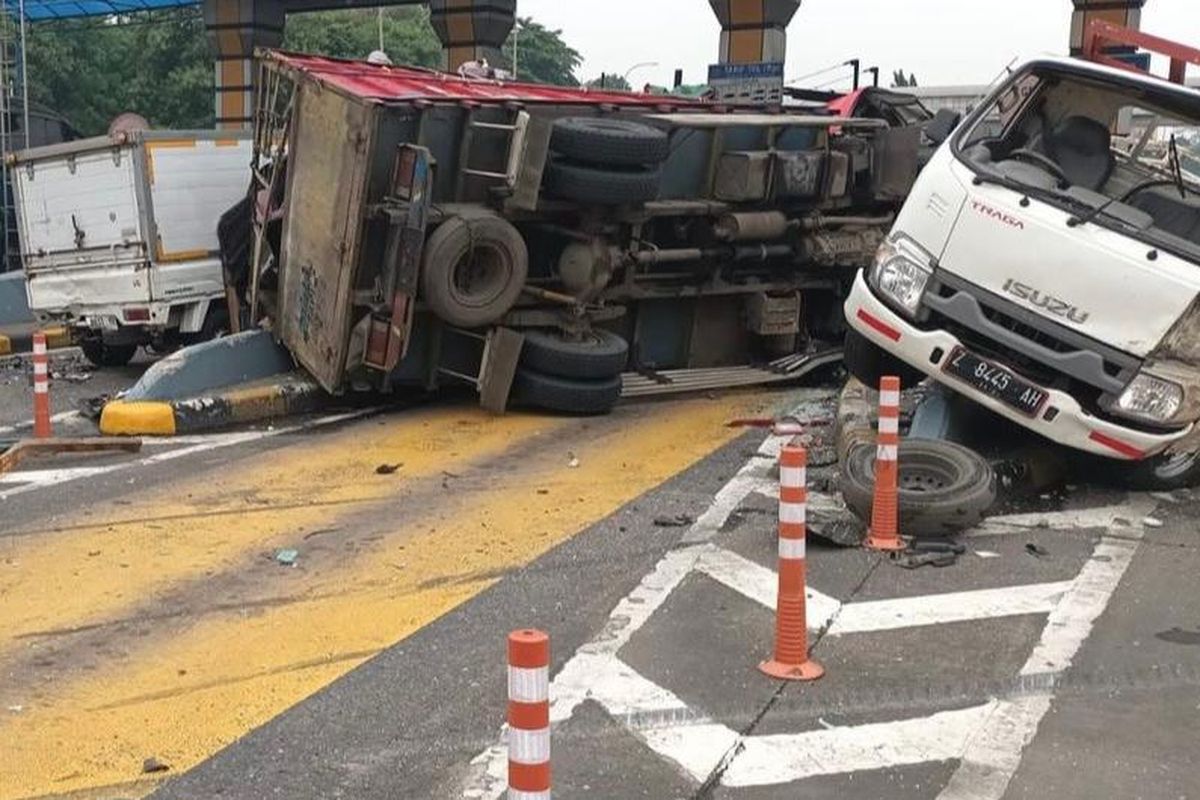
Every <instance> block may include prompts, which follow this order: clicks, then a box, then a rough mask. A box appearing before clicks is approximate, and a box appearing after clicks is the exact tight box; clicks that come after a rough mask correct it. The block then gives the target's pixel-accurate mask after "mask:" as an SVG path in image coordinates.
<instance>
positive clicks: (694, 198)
mask: <svg viewBox="0 0 1200 800" xmlns="http://www.w3.org/2000/svg"><path fill="white" fill-rule="evenodd" d="M260 64H261V70H262V72H261V83H260V86H261V87H262V89H261V91H260V95H261V98H260V107H259V109H258V117H257V124H256V131H255V145H254V146H255V162H254V173H255V179H256V186H257V191H256V192H255V193H254V199H253V203H250V202H248V203H247V204H246V205H247V206H249V205H253V206H254V210H253V212H249V211H248V213H251V215H252V216H253V217H254V220H255V229H254V242H253V247H252V249H253V251H254V254H253V257H252V259H251V261H252V269H251V270H250V271H249V274H248V275H246V276H243V277H242V278H240V279H238V280H239V284H240V285H239V289H240V291H241V292H242V294H243V295H244V296H245V297H246V298H247V300H248V302H249V304H250V305H251V306H252V307H253V309H254V312H255V313H254V317H255V319H256V320H258V319H261V318H264V317H265V318H266V319H267V320H268V321H269V322H268V324H269V325H270V326H271V327H272V329H273V331H274V332H275V334H276V336H277V337H278V338H279V339H280V340H281V341H282V342H283V343H284V344H285V345H286V346H287V347H288V348H289V349H290V350H291V351H292V353H293V354H294V355H295V357H296V359H297V360H298V361H299V362H300V364H301V365H302V366H304V367H305V368H306V369H308V370H309V371H310V372H311V373H312V374H313V375H314V377H315V378H316V379H317V380H318V381H319V382H320V383H321V384H322V385H323V386H324V387H325V388H326V389H327V390H329V391H331V392H341V391H344V390H346V389H353V388H368V387H369V388H373V389H383V390H389V389H391V388H393V387H400V386H418V387H424V388H433V387H435V386H437V385H439V384H441V383H446V382H451V383H466V384H473V385H474V386H475V387H476V388H477V389H478V391H479V393H480V395H481V398H482V400H483V403H484V405H485V406H487V407H489V408H492V409H495V410H501V409H503V408H504V407H505V405H506V404H507V403H508V401H509V399H510V397H511V398H512V399H513V400H515V401H518V402H521V403H524V404H526V405H531V406H537V407H543V408H550V409H556V410H564V411H569V412H583V413H594V412H604V411H607V410H608V409H610V408H611V407H612V405H613V404H614V403H615V402H616V401H617V400H618V398H619V397H620V396H622V395H624V396H637V395H644V394H656V393H666V392H675V391H687V390H696V389H711V388H718V387H721V386H736V385H749V384H754V383H770V382H774V381H780V380H787V379H793V378H795V377H798V376H800V375H802V374H803V373H804V372H805V371H806V370H808V369H812V368H815V367H816V366H819V365H825V364H832V363H836V362H837V361H838V359H839V358H840V340H841V337H842V335H843V333H844V327H843V322H842V319H841V301H842V298H844V297H845V292H846V290H847V289H848V287H849V284H850V281H851V280H852V278H853V275H854V273H855V271H856V269H857V268H858V267H860V266H862V265H864V264H866V263H868V261H869V259H870V257H871V255H872V254H873V253H874V252H875V250H876V249H877V248H878V245H879V244H880V242H882V240H883V237H884V235H885V233H886V231H887V229H888V228H889V227H890V225H891V223H892V221H893V220H894V217H895V211H896V210H897V209H898V208H899V205H900V203H901V202H902V199H903V197H904V196H905V195H906V194H907V192H908V190H909V189H910V187H911V185H912V181H913V179H914V178H915V175H916V161H917V159H916V156H917V144H918V140H919V131H918V130H917V129H915V128H911V129H889V128H888V126H887V125H886V124H885V123H883V122H881V121H877V120H858V119H835V118H833V117H830V116H827V115H826V116H819V115H813V114H800V113H796V114H793V113H786V112H785V111H784V110H781V109H778V108H776V109H773V110H772V111H771V113H765V110H762V109H753V110H750V109H743V110H734V109H728V108H722V107H717V106H714V105H712V104H710V103H705V102H698V101H692V100H688V99H684V98H674V97H664V96H651V95H639V94H631V93H621V92H604V91H595V90H587V89H567V88H562V87H555V86H541V85H533V84H520V83H508V82H501V81H496V80H478V79H468V78H463V77H460V76H456V75H448V74H445V73H439V72H432V71H427V70H419V69H411V68H404V67H392V66H386V65H372V64H365V63H359V62H351V61H339V60H335V59H329V58H322V57H316V56H300V55H294V54H287V53H281V52H275V51H269V52H266V53H262V54H260Z"/></svg>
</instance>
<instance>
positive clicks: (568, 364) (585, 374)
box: [521, 329, 629, 380]
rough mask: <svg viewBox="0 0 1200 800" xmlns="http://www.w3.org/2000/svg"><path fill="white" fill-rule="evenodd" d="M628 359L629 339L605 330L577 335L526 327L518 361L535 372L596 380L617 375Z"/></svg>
mask: <svg viewBox="0 0 1200 800" xmlns="http://www.w3.org/2000/svg"><path fill="white" fill-rule="evenodd" d="M628 361H629V343H628V342H626V341H625V340H624V339H622V338H621V337H620V336H617V335H616V334H615V333H610V332H609V331H605V330H600V329H596V330H591V331H588V332H587V333H584V334H582V335H581V336H580V337H578V338H576V339H571V338H568V337H567V336H566V335H565V334H563V333H562V332H561V331H539V330H533V331H527V332H526V333H525V347H524V349H523V350H521V364H522V365H523V366H526V367H528V368H529V369H531V370H534V371H535V372H542V373H545V374H547V375H558V376H560V377H563V378H580V379H584V380H589V379H590V380H595V379H598V378H611V377H613V376H614V375H620V374H621V371H622V370H624V369H625V365H626V363H628Z"/></svg>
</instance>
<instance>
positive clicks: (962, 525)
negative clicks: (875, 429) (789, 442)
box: [840, 439, 996, 536]
mask: <svg viewBox="0 0 1200 800" xmlns="http://www.w3.org/2000/svg"><path fill="white" fill-rule="evenodd" d="M899 463H900V473H899V492H898V493H897V494H898V508H899V512H900V533H901V534H903V535H905V536H952V535H954V534H956V533H958V532H960V531H963V530H965V529H967V528H971V527H974V526H975V525H978V524H979V523H980V522H981V521H983V518H984V515H985V514H986V513H987V511H988V509H989V508H991V506H992V504H993V503H994V502H995V501H996V476H995V474H994V473H993V472H992V468H991V466H990V465H989V464H988V463H987V461H985V460H984V459H983V458H982V457H981V456H980V455H979V454H977V453H975V452H974V451H972V450H968V449H967V448H965V447H963V446H962V445H958V444H954V443H953V442H943V441H932V440H924V439H906V440H904V441H902V442H901V443H900V462H899ZM840 486H841V490H842V497H843V498H844V499H845V501H846V507H847V508H849V509H850V510H851V511H853V512H854V514H855V515H856V516H857V517H859V518H860V519H862V520H865V521H870V519H871V502H872V500H873V498H874V492H875V446H874V445H860V446H858V447H855V448H854V449H853V450H851V451H850V453H849V454H848V455H847V456H846V463H845V464H843V465H842V474H841V479H840Z"/></svg>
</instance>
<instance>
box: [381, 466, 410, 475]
mask: <svg viewBox="0 0 1200 800" xmlns="http://www.w3.org/2000/svg"><path fill="white" fill-rule="evenodd" d="M403 466H404V465H403V464H380V465H379V466H378V467H376V468H375V474H376V475H395V474H396V473H397V472H399V471H400V468H401V467H403Z"/></svg>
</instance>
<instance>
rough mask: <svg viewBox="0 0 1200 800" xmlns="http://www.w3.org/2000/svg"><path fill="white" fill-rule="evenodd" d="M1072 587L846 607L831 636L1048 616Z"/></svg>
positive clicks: (1005, 589) (905, 599)
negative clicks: (1035, 615) (971, 621)
mask: <svg viewBox="0 0 1200 800" xmlns="http://www.w3.org/2000/svg"><path fill="white" fill-rule="evenodd" d="M1070 586H1071V582H1070V581H1062V582H1059V583H1031V584H1025V585H1020V586H1005V587H1003V588H999V589H976V590H974V591H968V592H947V593H945V594H926V595H921V596H919V597H898V598H895V599H890V600H866V601H863V602H860V603H846V604H845V605H843V606H842V612H841V613H840V614H838V616H837V619H835V620H834V622H833V626H832V627H830V629H829V635H830V636H844V635H846V634H850V633H870V632H873V631H890V630H896V629H898V628H915V627H919V626H922V625H944V624H946V623H948V622H968V621H970V620H976V619H996V618H999V617H1015V616H1020V615H1023V614H1048V613H1050V612H1051V611H1052V610H1053V609H1054V607H1055V604H1056V603H1057V602H1058V601H1059V598H1061V597H1062V596H1063V594H1064V593H1065V592H1066V591H1067V590H1068V589H1069V588H1070Z"/></svg>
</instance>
